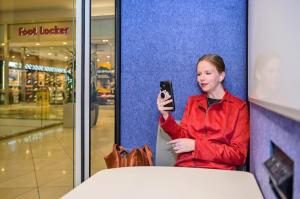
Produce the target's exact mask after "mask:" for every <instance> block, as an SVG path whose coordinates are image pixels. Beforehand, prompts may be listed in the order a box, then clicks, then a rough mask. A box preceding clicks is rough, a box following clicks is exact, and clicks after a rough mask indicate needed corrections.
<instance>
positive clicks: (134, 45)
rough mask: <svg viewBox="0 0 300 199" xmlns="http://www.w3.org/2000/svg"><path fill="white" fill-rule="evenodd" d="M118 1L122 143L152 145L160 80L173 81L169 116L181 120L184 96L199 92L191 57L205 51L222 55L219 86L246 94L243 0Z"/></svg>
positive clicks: (127, 145)
mask: <svg viewBox="0 0 300 199" xmlns="http://www.w3.org/2000/svg"><path fill="white" fill-rule="evenodd" d="M121 6H122V11H121V12H122V13H121V21H122V24H121V42H122V43H121V46H122V49H121V59H122V60H121V62H122V65H121V143H122V144H123V145H124V146H126V147H128V148H132V147H135V146H137V145H142V144H144V143H148V144H150V145H151V146H152V147H155V141H156V139H155V138H156V131H157V124H158V123H157V119H158V116H159V114H158V111H157V109H156V97H157V94H158V90H159V81H160V80H172V81H173V88H174V92H175V100H176V109H177V110H176V112H175V113H174V117H175V118H176V119H181V116H182V113H183V109H184V106H185V103H186V100H187V97H188V96H190V95H195V94H198V93H199V87H198V86H197V83H196V62H197V59H198V58H199V56H201V55H203V54H205V53H217V54H220V55H221V56H222V57H223V58H224V61H225V64H226V66H227V79H226V81H225V86H226V87H227V88H228V90H230V91H231V92H232V93H233V94H234V95H237V96H239V97H241V98H244V99H245V98H246V24H245V22H246V1H245V0H243V1H239V0H232V1H225V0H224V1H219V0H218V1H211V0H206V1H200V0H187V1H182V0H160V1H158V0H126V1H122V5H121ZM137 92H139V93H140V94H136V93H137ZM137 98H138V99H139V100H137ZM153 149H154V148H153Z"/></svg>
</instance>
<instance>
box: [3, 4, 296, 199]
mask: <svg viewBox="0 0 300 199" xmlns="http://www.w3.org/2000/svg"><path fill="white" fill-rule="evenodd" d="M78 2H79V1H77V2H76V1H75V0H63V1H62V0H52V1H38V0H26V1H12V0H0V198H1V199H56V198H61V197H62V196H64V195H65V194H67V193H68V192H70V191H72V190H74V188H75V187H76V186H78V185H79V184H78V180H76V179H81V181H84V180H85V179H87V178H89V177H90V176H91V177H92V176H93V175H94V174H96V173H98V172H101V171H103V170H106V169H107V168H106V164H105V161H104V156H106V155H107V154H109V152H111V150H112V145H113V144H114V143H118V144H121V145H122V146H124V147H125V148H126V149H128V150H130V149H132V148H134V147H138V146H143V145H144V144H148V145H149V146H150V148H151V149H152V151H153V153H154V157H153V158H154V159H155V157H156V154H155V153H156V141H157V140H156V139H157V131H158V130H157V129H158V125H159V122H158V118H159V116H160V115H159V112H158V110H157V107H156V98H157V95H158V92H159V82H160V81H162V80H172V83H173V89H174V95H175V101H176V111H175V112H174V113H172V114H173V116H174V118H175V119H176V120H180V119H181V117H182V114H183V110H184V107H185V104H186V101H187V96H191V95H196V94H199V87H198V85H197V84H196V77H195V65H196V62H197V60H198V58H199V57H200V56H201V55H203V54H206V53H217V54H220V55H221V56H222V57H223V59H224V61H225V64H226V81H225V83H224V85H225V88H226V89H228V91H230V92H231V93H232V94H233V95H235V96H238V97H239V98H241V99H243V100H246V101H247V103H248V107H249V112H250V144H249V152H248V160H247V163H246V164H245V165H244V170H246V171H247V172H250V173H251V174H253V175H254V177H255V180H256V182H257V185H258V186H259V189H260V191H261V193H262V195H263V197H264V198H266V199H277V198H286V199H287V198H294V199H297V198H300V175H299V174H300V166H299V161H300V156H299V154H300V153H299V152H300V151H299V142H300V134H299V132H300V123H299V121H300V104H299V96H298V95H293V94H294V93H295V92H292V94H290V93H289V92H288V91H291V90H293V91H295V88H293V89H290V88H291V87H290V86H296V87H297V86H300V84H299V83H295V82H298V81H296V80H297V78H298V77H296V76H292V75H291V73H293V74H299V73H297V72H289V71H291V70H292V69H288V70H285V71H284V70H282V69H281V68H280V65H281V66H282V65H285V64H286V65H292V64H290V63H291V62H290V61H295V63H298V64H299V61H298V60H296V59H294V58H295V57H297V55H298V54H297V53H298V52H299V46H300V41H299V39H294V40H289V39H282V38H283V37H282V36H281V35H284V34H285V32H280V31H281V30H286V33H288V34H287V36H286V37H284V38H289V37H290V38H297V37H296V35H297V34H298V33H299V34H300V32H299V30H298V29H299V26H300V24H299V22H295V20H293V21H294V23H296V24H292V23H290V21H291V20H288V19H290V18H296V15H297V14H295V13H296V11H295V10H294V9H299V8H300V4H299V3H297V2H295V1H291V2H292V4H289V3H286V4H284V6H282V4H280V2H278V1H274V2H273V3H270V2H269V1H268V0H262V1H259V0H254V1H247V0H229V1H227V0H222V1H217V0H216V1H207V0H191V1H182V0H161V1H156V0H131V1H121V0H91V1H84V0H82V1H80V2H81V4H79V3H78ZM79 5H80V6H79ZM292 5H293V6H292ZM84 6H87V7H88V8H90V13H88V14H87V15H84V14H82V13H83V12H82V10H81V11H80V12H79V10H80V9H82V8H84ZM287 10H288V11H287ZM78 13H80V15H78ZM275 14H276V15H275ZM297 16H299V15H297ZM288 17H290V18H288ZM82 19H85V20H86V19H88V20H90V21H89V24H90V27H88V26H86V25H87V24H84V23H83V22H82V21H81V20H82ZM286 21H288V22H286ZM296 21H297V20H296ZM263 22H266V23H265V24H263ZM269 22H271V23H269ZM272 22H274V23H272ZM275 22H276V23H275ZM256 24H259V25H257V26H256ZM266 24H267V25H266ZM278 24H279V25H281V24H282V26H281V28H280V29H279V28H278V27H279V25H278ZM298 25H299V26H298ZM80 28H81V29H80ZM277 28H278V29H277ZM78 30H79V31H78ZM264 31H265V32H267V34H266V33H265V32H264ZM276 32H277V33H279V32H280V34H276ZM85 33H87V34H85ZM88 33H90V34H88ZM296 33H297V34H296ZM80 38H81V39H80ZM83 38H88V41H89V43H88V45H87V46H89V49H88V50H86V49H85V47H82V46H81V47H80V48H79V46H80V45H82V43H79V42H78V41H81V42H82V39H83ZM272 39H274V40H275V41H276V42H273V41H274V40H272ZM281 40H282V43H281ZM283 40H284V41H283ZM264 44H265V46H267V47H265V46H263V45H264ZM262 46H263V47H262ZM282 46H284V47H282ZM260 47H261V48H260ZM266 49H267V50H268V49H273V50H274V49H275V50H278V49H281V50H282V51H280V50H279V52H277V53H279V54H280V53H281V54H282V55H283V56H281V58H280V59H279V58H278V57H279V56H278V57H276V61H277V60H279V61H278V62H276V64H273V65H272V67H270V69H269V70H268V71H267V75H265V76H266V77H268V78H263V80H264V81H261V82H264V83H263V84H264V86H266V87H264V89H260V90H262V91H266V90H267V91H268V92H262V93H260V92H257V90H255V86H256V85H257V84H258V81H259V79H255V78H256V77H257V75H256V74H257V72H256V71H255V70H256V69H255V67H254V65H255V61H256V58H257V56H258V55H259V54H260V53H262V52H263V51H264V50H265V51H267V50H266ZM284 50H286V51H288V50H291V51H292V53H289V54H288V55H287V54H286V53H285V52H284ZM78 51H79V52H78ZM296 52H297V53H296ZM83 54H84V55H85V58H86V57H88V62H87V63H88V64H86V63H84V61H83V60H81V58H82V57H83V56H82V55H83ZM290 55H293V56H291V57H292V58H291V57H289V56H290ZM287 57H288V58H287ZM286 60H288V61H286ZM285 61H286V62H285ZM79 63H80V64H81V65H80V64H79ZM273 63H275V62H273ZM275 65H276V67H274V66H275ZM295 65H297V64H295ZM81 66H82V67H81ZM80 67H81V68H80ZM87 68H88V70H87ZM265 68H267V67H265ZM274 68H276V69H274ZM278 68H279V69H278ZM85 70H87V71H88V74H86V73H84V72H83V71H85ZM293 70H294V69H293ZM274 71H275V72H274ZM298 72H299V70H298ZM80 74H82V75H85V76H84V78H85V77H88V78H89V82H88V84H89V85H88V87H89V95H88V96H87V95H85V93H84V92H81V91H82V90H81V88H82V87H83V86H85V84H86V82H84V78H81V79H79V78H78V77H79V75H80ZM261 74H262V73H261ZM270 74H272V75H270ZM283 75H287V78H286V79H280V81H279V82H278V81H277V80H276V81H275V79H278V78H281V77H282V76H283ZM80 77H81V76H80ZM292 80H295V81H292ZM270 82H271V84H270ZM275 82H277V83H276V84H275ZM273 83H274V84H273ZM271 85H273V86H271ZM286 87H287V88H286ZM261 88H262V87H261ZM277 91H278V92H277ZM266 93H267V95H266ZM275 93H276V94H275ZM278 93H279V94H278ZM296 93H298V92H296ZM83 99H85V100H83ZM286 99H291V101H285V100H286ZM287 104H288V105H287ZM86 107H88V110H87V112H84V111H83V110H85V111H86V109H85V108H86ZM78 118H79V119H78ZM86 118H88V120H87V121H88V124H86V123H84V121H86ZM82 124H84V125H86V126H88V129H84V128H83V127H82ZM86 126H84V127H86ZM79 134H80V135H84V136H85V135H89V136H88V137H89V138H88V141H87V142H88V147H87V151H84V150H86V148H85V149H83V148H84V147H83V145H81V143H83V141H82V140H80V143H79V144H78V141H79V138H80V139H81V137H80V135H79ZM78 151H79V153H80V151H81V153H86V152H87V153H88V155H86V156H85V158H87V162H88V164H87V165H88V166H85V167H84V166H82V165H85V160H86V159H85V160H83V159H82V158H81V156H78ZM83 151H84V152H83ZM81 155H82V154H81ZM78 157H80V158H78ZM273 157H275V158H277V157H280V160H281V161H282V162H283V163H285V164H284V165H285V168H288V169H289V172H288V174H289V175H288V176H287V177H286V178H284V179H283V180H281V181H280V183H279V182H277V183H278V184H276V183H275V185H274V182H273V181H274V178H273V177H272V176H271V174H270V172H269V171H268V169H267V168H266V162H267V161H268V160H270V159H271V158H273ZM78 165H81V166H82V167H84V169H86V170H87V173H88V177H86V176H85V177H82V176H83V175H84V174H83V173H84V172H86V170H85V171H84V172H79V173H78V172H77V171H78V168H79V167H78ZM81 169H82V168H81ZM282 175H283V174H282ZM285 175H287V174H285ZM78 176H80V177H78ZM283 176H284V175H283ZM81 181H80V182H81ZM275 181H276V180H275ZM272 183H273V184H272ZM279 185H280V186H281V185H282V187H280V186H279ZM99 186H100V187H101V185H99ZM274 186H275V188H274ZM277 186H278V187H279V188H277ZM75 189H76V188H75ZM281 191H282V192H281ZM282 193H283V194H282ZM284 194H285V195H284ZM99 197H101V196H99ZM87 198H88V197H87Z"/></svg>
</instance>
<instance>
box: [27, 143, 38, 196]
mask: <svg viewBox="0 0 300 199" xmlns="http://www.w3.org/2000/svg"><path fill="white" fill-rule="evenodd" d="M29 144H30V145H29V147H30V152H31V159H32V165H33V169H34V176H35V182H36V186H37V187H38V188H39V183H38V180H37V173H36V169H35V164H34V160H33V156H32V146H31V140H30V142H29ZM37 192H38V197H39V198H41V195H40V191H39V189H37Z"/></svg>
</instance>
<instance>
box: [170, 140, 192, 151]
mask: <svg viewBox="0 0 300 199" xmlns="http://www.w3.org/2000/svg"><path fill="white" fill-rule="evenodd" d="M168 144H170V145H171V147H172V148H173V150H174V152H175V153H186V152H191V151H194V150H195V140H193V139H189V138H179V139H175V140H172V141H170V142H168Z"/></svg>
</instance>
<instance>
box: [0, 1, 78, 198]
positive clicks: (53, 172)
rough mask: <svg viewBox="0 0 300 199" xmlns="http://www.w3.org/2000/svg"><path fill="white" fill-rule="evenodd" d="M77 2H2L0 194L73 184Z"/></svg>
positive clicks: (46, 194) (44, 193) (45, 194)
mask: <svg viewBox="0 0 300 199" xmlns="http://www.w3.org/2000/svg"><path fill="white" fill-rule="evenodd" d="M74 24H75V18H74V1H73V0H64V1H60V0H52V1H38V0H26V1H7V0H0V44H1V45H0V169H1V171H0V195H1V198H42V199H46V198H51V199H55V198H60V197H61V196H62V195H63V194H65V193H66V192H68V191H69V190H71V189H72V188H73V148H74V147H73V135H74V127H75V125H74V122H73V121H74V120H73V117H74V116H73V112H74V111H73V110H74V103H75V101H74V97H75V96H74V95H75V94H74V88H75V70H74V64H75V50H74V48H75V42H74V40H75V26H74Z"/></svg>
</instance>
